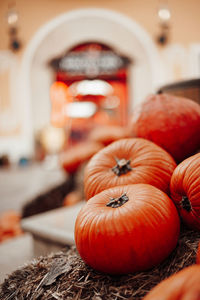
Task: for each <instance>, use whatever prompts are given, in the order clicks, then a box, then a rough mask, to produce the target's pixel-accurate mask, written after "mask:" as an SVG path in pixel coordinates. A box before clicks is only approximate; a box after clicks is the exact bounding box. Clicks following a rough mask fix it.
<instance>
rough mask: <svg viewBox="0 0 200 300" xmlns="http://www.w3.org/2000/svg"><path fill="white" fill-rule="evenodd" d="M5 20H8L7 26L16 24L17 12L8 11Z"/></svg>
mask: <svg viewBox="0 0 200 300" xmlns="http://www.w3.org/2000/svg"><path fill="white" fill-rule="evenodd" d="M7 20H8V24H9V25H14V24H15V23H17V21H18V14H17V12H16V11H10V12H9V13H8V17H7Z"/></svg>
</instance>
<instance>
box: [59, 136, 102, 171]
mask: <svg viewBox="0 0 200 300" xmlns="http://www.w3.org/2000/svg"><path fill="white" fill-rule="evenodd" d="M102 148H103V145H102V144H101V143H97V142H92V141H90V142H89V141H87V142H81V143H79V144H76V145H73V146H71V147H70V148H68V149H67V150H66V151H64V152H63V153H61V154H60V165H61V166H62V168H63V169H64V170H65V171H66V172H68V173H70V174H73V173H75V172H76V171H77V170H78V168H79V167H80V165H81V164H82V163H84V162H86V161H87V160H89V159H90V158H91V157H92V156H93V155H94V154H95V153H97V152H98V151H99V150H100V149H102Z"/></svg>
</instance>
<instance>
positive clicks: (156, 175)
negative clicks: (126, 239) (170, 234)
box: [84, 138, 176, 199]
mask: <svg viewBox="0 0 200 300" xmlns="http://www.w3.org/2000/svg"><path fill="white" fill-rule="evenodd" d="M175 167H176V163H175V162H174V160H173V158H172V157H171V156H170V155H169V154H168V153H167V152H166V151H165V150H163V149H162V148H161V147H159V146H157V145H156V144H154V143H152V142H150V141H147V140H145V139H141V138H129V139H121V140H118V141H115V142H113V143H112V144H110V145H108V146H107V147H104V148H103V149H101V150H100V151H99V152H98V153H96V154H95V155H94V156H93V157H92V158H91V159H90V161H89V162H88V164H87V166H86V167H85V170H84V192H85V198H86V199H89V198H91V197H93V196H94V195H95V194H97V193H100V192H101V191H103V190H105V189H107V188H110V187H114V186H118V185H124V184H134V183H148V184H152V185H154V186H156V187H157V188H159V189H161V190H163V191H164V192H166V193H168V192H169V183H170V178H171V175H172V173H173V171H174V169H175Z"/></svg>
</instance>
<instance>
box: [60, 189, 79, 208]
mask: <svg viewBox="0 0 200 300" xmlns="http://www.w3.org/2000/svg"><path fill="white" fill-rule="evenodd" d="M81 200H82V194H81V192H80V191H79V190H74V191H71V192H70V193H68V194H67V195H66V196H65V198H64V200H63V206H73V205H75V204H77V203H78V202H80V201H81Z"/></svg>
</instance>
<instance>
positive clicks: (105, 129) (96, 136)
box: [89, 125, 129, 146]
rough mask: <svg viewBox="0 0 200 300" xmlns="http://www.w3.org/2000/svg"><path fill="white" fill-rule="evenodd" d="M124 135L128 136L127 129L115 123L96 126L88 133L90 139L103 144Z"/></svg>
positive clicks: (107, 143)
mask: <svg viewBox="0 0 200 300" xmlns="http://www.w3.org/2000/svg"><path fill="white" fill-rule="evenodd" d="M126 137H129V132H128V129H127V128H125V127H122V126H117V125H115V126H114V125H112V126H111V125H107V126H98V127H95V128H94V129H93V130H92V131H91V132H90V134H89V139H90V140H92V141H96V142H99V143H102V144H103V145H104V146H107V145H109V144H111V143H112V142H114V141H117V140H119V139H122V138H126Z"/></svg>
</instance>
